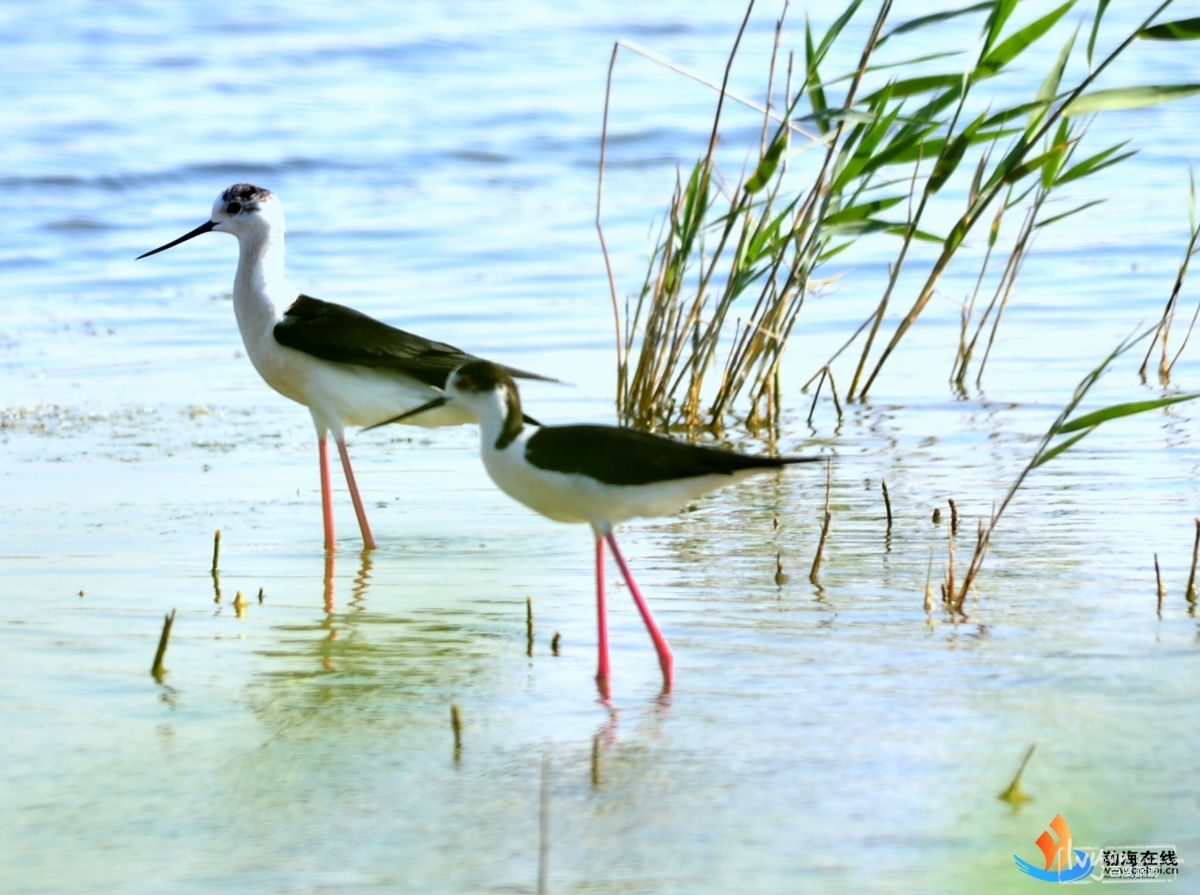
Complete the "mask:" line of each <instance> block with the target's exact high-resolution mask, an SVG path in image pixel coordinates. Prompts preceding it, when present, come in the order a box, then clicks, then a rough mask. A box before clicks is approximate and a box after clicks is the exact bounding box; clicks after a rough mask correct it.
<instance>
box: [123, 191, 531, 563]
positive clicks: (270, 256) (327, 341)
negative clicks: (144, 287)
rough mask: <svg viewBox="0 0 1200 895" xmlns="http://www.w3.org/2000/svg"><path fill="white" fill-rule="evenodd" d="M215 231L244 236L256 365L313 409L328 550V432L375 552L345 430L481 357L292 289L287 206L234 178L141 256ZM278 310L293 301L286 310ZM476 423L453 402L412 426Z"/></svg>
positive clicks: (241, 275)
mask: <svg viewBox="0 0 1200 895" xmlns="http://www.w3.org/2000/svg"><path fill="white" fill-rule="evenodd" d="M210 230H215V231H219V232H222V233H232V234H233V235H234V236H236V237H237V240H238V265H237V272H236V273H235V274H234V278H233V310H234V314H235V315H236V316H237V323H238V329H239V330H241V333H242V341H243V342H244V343H245V345H246V353H247V354H248V355H249V356H250V362H251V363H252V364H254V368H255V369H256V370H258V372H259V375H261V376H262V378H263V379H264V380H266V382H267V384H268V385H269V386H271V388H273V389H275V390H276V391H277V392H279V393H280V394H282V395H285V396H286V397H288V398H291V399H292V400H293V401H298V402H299V403H301V404H303V405H305V406H306V407H308V409H309V411H310V412H311V413H312V418H313V423H314V425H315V426H316V428H317V446H318V450H319V453H320V462H321V508H322V514H323V518H324V523H325V548H326V549H327V550H332V549H333V548H334V537H333V498H332V495H331V491H330V482H329V455H328V448H327V437H328V433H329V432H332V433H333V438H334V441H335V442H336V443H337V448H338V453H339V455H340V456H341V460H342V469H343V470H344V471H345V473H346V484H347V485H348V486H349V489H350V497H351V499H352V500H353V501H354V512H355V515H356V516H357V517H358V526H359V528H360V529H361V531H362V539H363V547H364V548H365V549H367V550H371V549H374V547H375V538H374V537H373V536H372V534H371V527H370V525H369V524H368V522H367V514H366V510H364V509H363V503H362V498H361V497H360V496H359V493H358V486H357V484H355V481H354V471H353V469H352V468H351V466H350V455H349V454H348V453H347V450H346V436H345V428H346V427H347V426H372V425H375V424H378V423H380V422H381V421H383V420H387V419H389V418H392V417H395V416H397V415H398V414H402V413H403V412H404V411H405V410H407V409H409V408H412V407H415V406H417V405H418V404H421V403H422V402H426V401H428V400H430V399H431V398H432V397H435V396H436V395H438V394H439V393H440V389H441V386H442V385H443V384H444V383H445V381H446V374H447V373H448V372H449V371H451V370H453V369H454V368H455V367H457V366H458V365H460V364H462V363H463V362H465V361H471V360H476V359H477V358H475V357H474V355H470V354H467V353H466V352H464V351H460V350H459V349H458V348H455V347H454V346H452V345H447V344H445V343H443V342H432V341H430V340H429V339H424V338H422V337H421V336H416V335H413V334H412V333H408V332H404V331H403V330H400V329H396V328H394V327H392V326H388V325H387V324H386V323H381V322H380V321H378V320H375V319H373V318H371V317H368V316H367V315H366V314H362V313H359V312H358V311H355V310H353V309H351V308H347V307H344V306H342V305H337V304H333V303H331V302H327V301H321V300H320V299H317V298H312V297H311V296H308V295H302V294H300V293H298V292H296V290H295V289H292V288H291V287H289V286H288V284H287V279H286V277H285V275H284V267H283V254H284V252H283V248H284V247H283V238H284V219H283V205H282V203H281V202H280V201H279V199H278V198H277V197H276V196H275V195H273V194H272V193H271V192H270V191H269V190H265V189H262V188H261V187H257V186H252V185H251V184H248V183H237V184H234V185H233V186H231V187H229V189H227V190H225V191H224V192H223V193H221V195H220V196H218V197H217V200H216V202H215V203H213V209H212V216H211V217H210V218H209V220H207V221H206V222H205V223H203V224H201V225H200V226H199V227H197V228H196V229H194V230H192V231H191V232H189V233H185V234H184V235H183V236H181V237H179V238H178V239H176V240H173V241H171V242H168V243H167V244H166V245H163V246H159V247H158V248H157V249H153V250H152V251H149V252H146V253H145V254H142V255H139V256H138V258H139V259H140V258H146V257H148V256H150V255H154V254H157V253H158V252H162V251H165V250H166V249H169V248H172V247H173V246H177V245H179V244H180V243H181V242H186V241H187V240H189V239H192V238H193V237H195V236H199V235H201V234H202V233H208V232H209V231H210ZM280 307H286V310H285V311H284V312H283V314H282V316H281V315H280V313H279V308H280ZM508 372H509V373H510V374H511V375H513V376H519V377H522V378H530V379H543V378H545V377H541V376H537V375H536V374H533V373H526V372H524V371H521V370H512V369H509V370H508ZM472 419H473V417H472V416H471V414H470V413H469V412H466V411H465V410H464V409H463V408H461V407H449V406H448V407H446V408H445V409H444V410H442V411H439V412H436V413H433V414H431V415H425V414H423V415H422V418H421V419H419V420H413V423H414V424H417V425H422V426H447V425H458V424H461V423H466V422H470V421H471V420H472Z"/></svg>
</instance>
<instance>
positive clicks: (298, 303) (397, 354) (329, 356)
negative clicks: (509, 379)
mask: <svg viewBox="0 0 1200 895" xmlns="http://www.w3.org/2000/svg"><path fill="white" fill-rule="evenodd" d="M275 341H277V342H278V343H279V344H280V345H286V346H287V347H288V348H295V349H296V350H297V351H303V352H304V353H305V354H311V355H312V356H313V357H319V358H321V359H322V360H327V361H333V362H335V363H341V364H357V365H359V366H363V367H383V368H386V369H390V370H397V371H400V372H402V373H407V374H408V375H410V376H412V377H413V378H414V379H419V380H420V381H421V382H424V383H426V384H427V385H432V386H434V387H435V388H442V387H443V386H445V384H446V377H447V376H449V375H450V371H451V370H453V369H454V368H455V367H457V366H458V365H459V364H462V363H466V362H467V361H471V360H479V358H477V357H476V356H475V355H473V354H467V353H466V352H465V351H462V350H460V349H458V348H455V347H454V346H453V345H447V344H446V343H445V342H433V341H431V340H429V339H426V338H423V337H421V336H417V335H413V334H412V333H409V332H405V331H404V330H402V329H396V328H395V327H394V326H388V325H387V324H386V323H382V322H381V321H379V320H376V319H375V318H374V317H368V316H367V315H366V314H363V313H361V312H360V311H356V310H354V309H353V308H347V307H345V306H344V305H338V304H334V303H333V302H328V301H321V299H319V298H313V297H312V296H309V295H301V296H300V297H299V298H297V299H296V300H295V301H294V302H293V303H292V306H291V307H290V308H288V309H287V311H285V312H284V315H283V319H282V320H280V321H279V322H278V323H277V324H275ZM504 370H505V372H507V373H508V374H509V375H510V376H514V377H518V378H521V379H543V380H544V379H547V377H545V376H539V375H537V374H536V373H527V372H525V371H524V370H514V369H512V368H511V367H504Z"/></svg>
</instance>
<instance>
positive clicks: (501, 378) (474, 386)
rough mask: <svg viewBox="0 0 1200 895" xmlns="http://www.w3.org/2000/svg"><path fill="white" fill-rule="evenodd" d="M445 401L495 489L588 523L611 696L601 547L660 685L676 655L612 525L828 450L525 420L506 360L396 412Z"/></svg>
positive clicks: (599, 676) (475, 368)
mask: <svg viewBox="0 0 1200 895" xmlns="http://www.w3.org/2000/svg"><path fill="white" fill-rule="evenodd" d="M448 407H460V408H463V409H465V410H467V411H468V412H469V413H470V414H471V415H472V416H473V417H475V418H476V419H477V420H478V421H479V431H480V439H481V447H480V450H481V453H482V455H483V465H484V467H485V468H486V469H487V471H488V475H490V476H491V478H492V481H494V482H495V483H496V484H497V485H498V486H499V487H500V490H502V491H504V492H505V493H506V494H508V495H509V496H510V497H512V498H514V499H515V500H518V501H520V502H521V503H523V504H525V506H527V507H529V508H530V509H533V510H536V511H537V512H539V513H541V514H542V515H543V516H547V517H549V518H550V519H554V520H557V521H559V522H586V523H587V524H589V525H590V526H591V527H592V532H593V533H594V534H595V538H596V617H597V640H598V652H599V655H598V661H597V668H596V683H597V686H598V687H599V688H600V693H601V695H602V696H604V697H605V698H607V696H608V680H609V662H608V623H607V620H606V615H605V605H604V545H605V544H606V543H607V544H608V547H609V549H610V550H611V551H612V555H613V558H614V559H615V560H616V561H617V567H618V568H619V569H620V570H621V575H622V576H623V577H624V578H625V583H626V584H627V585H629V591H630V593H631V594H632V595H633V600H634V603H636V604H637V608H638V612H640V613H641V616H642V621H643V622H644V623H645V625H646V630H647V631H648V632H649V634H650V639H651V640H653V641H654V648H655V650H656V651H657V653H658V664H659V666H660V667H661V668H662V675H663V689H664V692H665V691H669V690H670V689H671V683H672V677H673V671H672V669H673V658H672V656H671V648H670V647H669V646H668V645H667V641H666V638H665V637H663V635H662V632H661V631H660V630H659V628H658V625H657V624H655V622H654V617H653V616H652V615H651V614H650V607H649V606H647V605H646V601H645V599H643V597H642V594H641V591H639V590H638V587H637V585H636V584H635V583H634V580H633V576H632V575H631V574H630V572H629V567H628V566H627V565H626V564H625V559H624V558H623V557H622V556H621V551H620V549H619V548H618V547H617V540H616V537H615V536H614V535H613V527H614V526H616V525H619V524H620V523H621V522H624V521H625V520H627V519H631V518H633V517H634V516H659V515H662V514H664V513H669V512H672V511H674V510H676V509H678V508H679V507H681V506H683V505H684V504H686V503H687V502H688V501H690V500H694V499H695V498H697V497H699V496H701V495H702V494H706V493H707V492H709V491H714V490H716V489H717V488H720V487H722V486H724V485H729V484H732V483H733V482H736V481H738V480H739V479H742V478H744V477H746V476H748V475H751V474H753V473H757V472H767V471H770V470H773V469H779V468H781V467H784V466H788V465H790V464H793V463H816V462H821V461H823V460H824V459H825V458H824V457H817V456H813V457H756V456H751V455H749V454H739V453H736V452H734V451H726V450H722V449H721V448H716V447H705V446H702V445H694V444H686V443H683V442H679V441H673V440H671V439H669V438H663V437H661V436H658V435H651V434H649V433H646V432H639V431H637V430H634V429H622V428H617V427H615V426H598V425H577V426H537V425H534V426H526V425H525V420H526V418H525V416H524V415H523V414H522V412H521V398H520V395H519V393H518V391H517V386H516V383H514V382H513V380H512V377H511V375H509V373H508V372H507V371H505V370H504V369H503V368H502V367H498V366H496V365H495V364H493V363H489V362H488V361H470V362H467V363H465V364H463V365H462V366H460V367H458V368H457V369H456V370H454V371H453V372H452V373H451V374H450V377H449V379H447V381H446V387H445V390H444V391H443V393H442V394H441V395H438V396H437V397H435V398H432V399H431V400H430V401H429V402H428V403H426V404H424V405H422V406H421V407H418V408H416V409H414V410H410V411H407V412H406V413H404V414H401V415H400V416H399V417H397V418H396V419H394V420H387V421H386V422H399V421H401V420H406V419H408V418H410V417H417V416H419V415H420V414H422V413H426V412H438V411H441V410H444V409H445V408H448Z"/></svg>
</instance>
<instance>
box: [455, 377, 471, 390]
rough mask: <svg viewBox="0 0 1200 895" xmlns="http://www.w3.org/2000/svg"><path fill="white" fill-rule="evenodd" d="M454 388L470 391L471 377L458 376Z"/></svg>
mask: <svg viewBox="0 0 1200 895" xmlns="http://www.w3.org/2000/svg"><path fill="white" fill-rule="evenodd" d="M454 387H455V388H458V389H464V390H466V389H470V388H471V377H470V376H459V377H458V381H457V382H456V383H454Z"/></svg>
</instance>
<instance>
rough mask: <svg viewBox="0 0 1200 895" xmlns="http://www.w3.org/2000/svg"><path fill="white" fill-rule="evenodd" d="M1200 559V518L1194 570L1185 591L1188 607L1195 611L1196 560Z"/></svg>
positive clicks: (1197, 521)
mask: <svg viewBox="0 0 1200 895" xmlns="http://www.w3.org/2000/svg"><path fill="white" fill-rule="evenodd" d="M1197 559H1200V518H1197V519H1196V540H1195V542H1194V543H1193V544H1192V570H1191V572H1190V573H1189V574H1188V582H1187V589H1186V590H1185V591H1184V596H1185V597H1186V599H1187V601H1188V605H1189V606H1191V607H1192V610H1193V611H1195V608H1196V560H1197Z"/></svg>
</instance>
